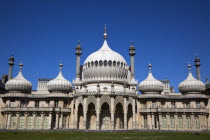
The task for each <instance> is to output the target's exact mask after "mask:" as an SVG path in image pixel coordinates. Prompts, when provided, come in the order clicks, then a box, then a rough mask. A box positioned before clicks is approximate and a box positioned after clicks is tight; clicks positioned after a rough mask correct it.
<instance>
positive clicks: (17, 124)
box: [16, 112, 20, 129]
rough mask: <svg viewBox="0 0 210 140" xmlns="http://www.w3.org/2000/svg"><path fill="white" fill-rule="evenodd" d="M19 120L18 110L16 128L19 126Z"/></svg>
mask: <svg viewBox="0 0 210 140" xmlns="http://www.w3.org/2000/svg"><path fill="white" fill-rule="evenodd" d="M19 120H20V113H19V112H17V118H16V129H18V128H19V122H20V121H19Z"/></svg>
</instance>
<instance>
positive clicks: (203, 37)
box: [0, 0, 210, 91]
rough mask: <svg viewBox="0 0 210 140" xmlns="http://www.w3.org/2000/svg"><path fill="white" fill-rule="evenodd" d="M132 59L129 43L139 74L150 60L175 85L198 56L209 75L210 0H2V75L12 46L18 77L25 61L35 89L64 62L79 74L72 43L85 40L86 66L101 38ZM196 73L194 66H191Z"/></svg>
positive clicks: (65, 71)
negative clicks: (20, 67)
mask: <svg viewBox="0 0 210 140" xmlns="http://www.w3.org/2000/svg"><path fill="white" fill-rule="evenodd" d="M105 23H106V24H107V28H108V43H109V46H110V47H111V48H112V49H113V50H114V51H117V52H119V53H120V54H121V55H122V56H124V58H125V59H126V61H127V63H128V64H130V60H129V55H128V53H129V52H128V48H129V42H130V40H132V41H133V42H134V46H135V47H136V56H135V77H136V79H137V80H138V81H139V82H140V81H142V80H144V79H145V78H146V77H147V74H148V68H147V65H148V61H149V60H150V61H151V63H152V65H153V75H154V76H155V77H156V78H157V79H160V80H161V79H165V77H166V76H167V77H168V79H169V80H170V81H171V85H172V86H174V87H175V91H178V88H177V86H178V84H179V83H180V82H181V81H183V80H184V79H185V78H186V77H187V73H188V71H187V67H186V65H187V63H188V62H191V64H192V65H193V64H194V62H193V61H194V58H195V54H196V53H197V54H198V56H199V58H200V59H201V64H202V65H201V77H202V80H203V81H204V82H205V78H206V77H209V78H210V62H209V60H210V1H209V0H95V1H93V0H83V1H81V0H75V1H73V0H72V1H71V0H66V1H64V0H1V1H0V60H1V61H0V74H1V75H2V74H7V73H8V64H7V63H8V58H9V57H10V56H11V53H12V52H14V56H15V60H16V61H15V66H14V73H13V76H16V75H17V73H18V71H19V66H18V65H19V63H20V60H23V63H24V68H23V74H24V76H25V78H26V79H28V80H29V81H31V82H32V84H33V89H37V82H38V78H55V77H56V76H57V74H58V71H59V68H58V65H59V62H60V61H63V64H64V68H63V74H64V76H65V77H66V78H67V79H68V80H70V81H71V82H72V79H74V78H75V65H76V64H75V46H76V45H77V40H80V42H81V45H82V48H83V50H82V53H83V55H82V56H81V64H83V62H84V60H85V59H86V57H87V56H88V55H89V54H91V53H92V52H94V51H96V50H98V49H99V48H100V47H101V46H102V43H103V28H104V24H105ZM192 71H193V74H194V76H196V75H195V67H193V68H192Z"/></svg>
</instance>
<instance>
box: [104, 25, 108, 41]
mask: <svg viewBox="0 0 210 140" xmlns="http://www.w3.org/2000/svg"><path fill="white" fill-rule="evenodd" d="M107 36H108V35H107V33H106V24H105V27H104V39H105V40H106V39H107Z"/></svg>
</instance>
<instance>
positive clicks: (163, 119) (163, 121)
mask: <svg viewBox="0 0 210 140" xmlns="http://www.w3.org/2000/svg"><path fill="white" fill-rule="evenodd" d="M162 128H167V124H166V115H162Z"/></svg>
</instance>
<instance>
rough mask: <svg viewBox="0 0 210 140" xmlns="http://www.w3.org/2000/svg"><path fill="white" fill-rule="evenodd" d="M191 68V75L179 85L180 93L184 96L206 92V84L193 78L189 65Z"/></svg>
mask: <svg viewBox="0 0 210 140" xmlns="http://www.w3.org/2000/svg"><path fill="white" fill-rule="evenodd" d="M188 68H189V74H188V77H187V79H186V80H184V81H183V82H181V83H180V84H179V86H178V87H179V91H180V92H181V93H183V94H185V93H201V92H202V91H204V90H205V84H204V83H203V82H202V81H200V80H197V79H195V78H194V77H193V75H192V73H191V65H190V64H189V65H188Z"/></svg>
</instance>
